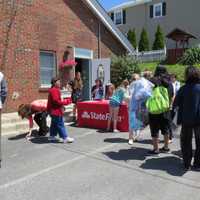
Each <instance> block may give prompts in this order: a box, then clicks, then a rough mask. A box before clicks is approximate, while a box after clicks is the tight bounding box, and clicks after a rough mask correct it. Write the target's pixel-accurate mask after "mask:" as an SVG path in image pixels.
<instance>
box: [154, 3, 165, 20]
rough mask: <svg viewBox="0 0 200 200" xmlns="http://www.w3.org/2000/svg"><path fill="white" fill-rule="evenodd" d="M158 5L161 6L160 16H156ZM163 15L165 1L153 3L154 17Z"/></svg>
mask: <svg viewBox="0 0 200 200" xmlns="http://www.w3.org/2000/svg"><path fill="white" fill-rule="evenodd" d="M156 7H160V8H161V10H160V16H156ZM162 16H163V3H156V4H153V18H160V17H162Z"/></svg>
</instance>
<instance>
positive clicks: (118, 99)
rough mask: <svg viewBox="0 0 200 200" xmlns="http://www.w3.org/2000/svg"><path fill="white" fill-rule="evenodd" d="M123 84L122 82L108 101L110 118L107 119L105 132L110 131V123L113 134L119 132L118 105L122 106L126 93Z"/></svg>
mask: <svg viewBox="0 0 200 200" xmlns="http://www.w3.org/2000/svg"><path fill="white" fill-rule="evenodd" d="M125 84H126V82H125V81H123V82H122V84H121V85H120V86H119V87H118V88H117V89H116V90H115V92H114V94H113V96H112V97H111V98H110V101H109V113H110V117H109V119H108V124H107V131H109V130H110V125H111V121H113V132H114V133H117V132H119V130H117V120H118V113H119V108H120V105H121V104H122V102H123V100H124V98H125V93H126V90H125Z"/></svg>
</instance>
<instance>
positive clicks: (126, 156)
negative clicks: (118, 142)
mask: <svg viewBox="0 0 200 200" xmlns="http://www.w3.org/2000/svg"><path fill="white" fill-rule="evenodd" d="M103 154H105V155H106V156H108V157H109V158H110V159H112V160H124V161H128V160H145V158H146V156H147V155H148V154H147V149H144V148H131V149H122V150H119V151H118V152H115V151H109V152H104V153H103Z"/></svg>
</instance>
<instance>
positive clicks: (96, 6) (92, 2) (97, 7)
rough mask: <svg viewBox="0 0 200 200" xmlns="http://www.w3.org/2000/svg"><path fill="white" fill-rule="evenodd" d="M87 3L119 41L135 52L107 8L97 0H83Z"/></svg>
mask: <svg viewBox="0 0 200 200" xmlns="http://www.w3.org/2000/svg"><path fill="white" fill-rule="evenodd" d="M82 1H83V2H85V3H87V5H88V6H89V7H90V8H91V9H92V10H93V12H95V14H96V15H97V17H98V18H99V19H100V20H101V21H102V23H103V24H104V25H105V26H106V27H107V28H108V30H110V31H111V32H112V33H113V35H114V36H115V37H116V38H117V39H118V41H119V42H121V44H122V45H123V46H124V47H125V49H126V50H127V51H128V52H129V53H130V54H133V53H134V51H135V50H134V48H133V47H132V45H131V43H130V42H129V41H128V39H127V38H126V37H125V36H124V34H123V33H122V32H121V31H120V30H119V29H118V28H117V27H116V25H115V24H114V23H113V21H112V19H111V18H110V16H109V15H108V13H107V12H106V10H105V9H104V8H103V7H102V6H101V4H100V3H99V2H97V1H96V0H82Z"/></svg>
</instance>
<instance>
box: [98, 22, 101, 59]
mask: <svg viewBox="0 0 200 200" xmlns="http://www.w3.org/2000/svg"><path fill="white" fill-rule="evenodd" d="M100 58H101V22H100V21H99V23H98V59H100Z"/></svg>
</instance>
